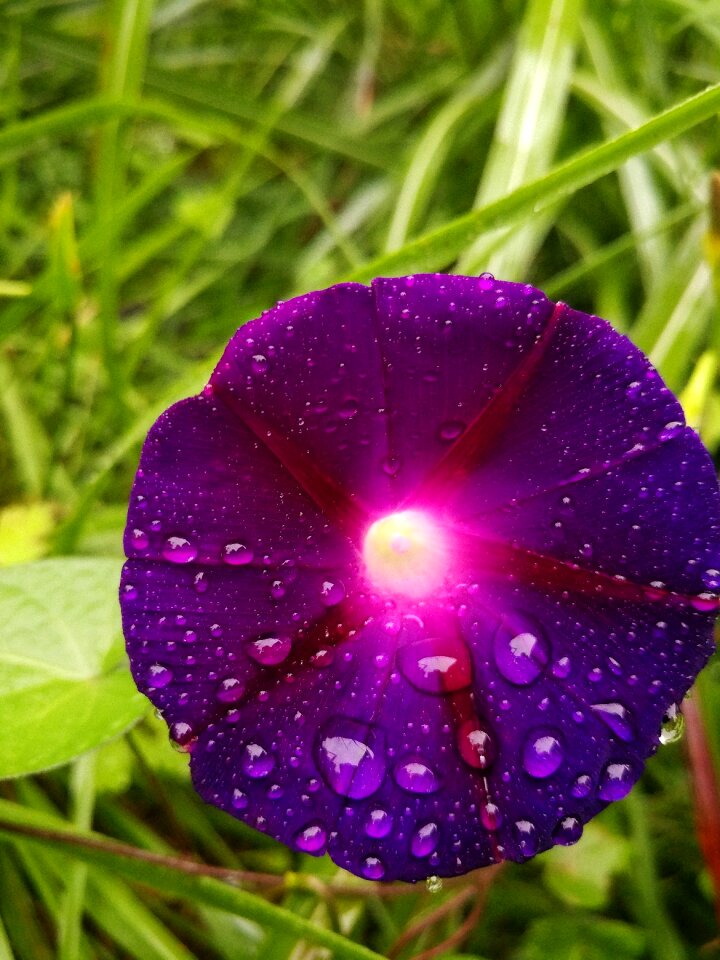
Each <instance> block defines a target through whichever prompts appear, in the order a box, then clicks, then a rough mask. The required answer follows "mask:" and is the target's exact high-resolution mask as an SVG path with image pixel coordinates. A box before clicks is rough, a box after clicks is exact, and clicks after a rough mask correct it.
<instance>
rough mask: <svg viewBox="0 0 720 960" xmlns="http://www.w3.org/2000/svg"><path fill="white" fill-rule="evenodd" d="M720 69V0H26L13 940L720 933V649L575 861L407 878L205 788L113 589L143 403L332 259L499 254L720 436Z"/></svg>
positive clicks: (118, 951)
mask: <svg viewBox="0 0 720 960" xmlns="http://www.w3.org/2000/svg"><path fill="white" fill-rule="evenodd" d="M719 80H720V2H719V0H605V2H603V3H590V2H589V0H588V2H585V3H584V4H583V2H582V0H530V2H529V3H519V2H511V0H505V2H491V0H444V2H437V0H344V2H336V3H332V2H329V0H314V2H310V0H307V2H305V0H276V2H251V0H248V2H243V0H205V2H203V0H157V2H155V3H153V2H148V0H107V2H100V0H98V2H94V0H45V2H43V0H4V2H2V4H0V90H1V92H2V96H1V97H0V122H1V123H2V127H0V423H1V424H2V430H1V431H0V565H3V566H4V567H5V569H4V570H3V571H0V619H1V620H2V623H3V626H2V628H0V668H2V669H0V731H2V732H1V733H0V776H3V777H7V778H8V779H6V780H4V781H2V782H0V960H12V958H17V960H45V958H50V957H56V956H57V957H60V958H61V960H71V958H78V960H91V958H96V957H97V958H102V960H105V958H122V960H124V958H136V960H156V958H157V960H161V958H162V960H189V958H191V957H197V958H208V960H238V958H242V960H246V958H247V960H252V958H254V957H268V958H270V960H310V958H315V957H322V956H327V952H326V951H327V950H328V949H330V950H331V951H333V952H334V954H335V955H336V956H338V957H349V958H351V960H361V958H365V960H369V958H371V957H373V956H375V957H377V955H381V956H390V957H398V958H409V957H422V958H430V957H432V956H442V957H445V958H449V957H454V958H455V960H460V957H461V956H462V957H463V958H465V960H470V958H486V960H505V958H508V960H546V958H549V960H603V958H612V960H634V958H637V960H643V958H651V960H682V958H696V957H697V958H701V957H711V956H718V955H720V949H719V947H718V940H717V935H718V928H717V913H716V906H715V898H714V896H713V883H712V879H711V871H710V870H709V869H708V866H707V864H706V860H705V857H704V856H703V853H702V851H701V844H700V843H699V840H698V835H697V832H696V830H695V818H694V814H693V796H694V794H693V790H692V783H693V782H695V783H699V782H702V783H704V784H705V787H704V793H702V795H701V801H700V803H699V806H698V810H697V815H699V816H700V818H701V828H702V829H701V832H702V840H703V844H704V847H703V849H704V851H705V856H706V857H708V861H707V862H708V863H713V862H714V863H715V865H716V868H718V867H720V809H718V806H717V797H718V794H717V788H716V786H713V779H715V783H716V782H717V779H716V777H714V773H715V771H716V770H717V763H718V757H719V756H720V692H719V690H720V687H719V684H718V680H719V678H720V674H719V672H718V670H719V668H718V665H717V664H711V666H710V668H708V670H706V671H705V673H704V675H703V677H702V682H701V684H700V685H699V690H698V691H697V693H696V695H695V698H694V701H693V704H694V709H693V710H692V711H691V713H692V716H690V715H689V716H688V726H689V728H690V730H689V734H690V736H688V737H686V738H685V739H684V740H681V741H680V742H679V743H673V744H669V745H667V746H663V747H662V748H661V749H660V751H659V753H658V756H657V757H656V758H655V759H653V760H652V761H651V763H650V764H649V768H648V770H647V772H646V774H645V776H644V779H643V780H642V782H641V784H640V786H639V787H638V788H637V789H636V790H635V791H634V792H633V794H632V795H631V796H630V797H629V798H627V799H626V800H625V801H623V802H622V803H620V804H618V805H616V806H613V807H612V808H611V809H608V810H607V811H606V812H605V813H604V814H602V815H601V816H600V817H599V818H598V819H597V820H596V821H594V822H593V823H592V824H590V825H589V826H588V827H587V828H586V831H585V836H584V837H583V839H582V840H581V842H580V843H579V844H578V845H577V846H576V847H571V848H556V849H555V850H553V851H551V852H550V853H548V854H545V855H543V856H541V857H540V858H538V860H537V861H536V862H533V863H531V864H528V865H525V866H522V867H518V866H514V865H508V866H505V867H503V868H501V869H499V870H494V869H493V870H490V871H484V872H481V873H480V874H478V875H476V876H471V877H468V878H462V879H459V880H456V881H453V882H451V883H446V884H445V885H444V886H443V888H442V890H440V891H436V892H431V891H427V890H424V889H419V888H409V887H397V888H395V887H390V888H382V887H380V886H379V885H375V886H373V885H372V884H369V883H365V882H361V881H358V880H355V879H354V878H352V877H349V876H348V875H342V874H340V872H339V871H337V870H336V869H335V868H334V867H333V865H332V864H331V863H330V862H329V861H328V860H327V859H326V858H324V859H322V860H315V859H313V858H309V857H301V856H300V855H298V854H293V853H291V852H289V851H288V850H286V849H285V848H283V847H280V846H279V845H278V844H276V843H274V842H273V841H270V840H268V839H267V838H264V837H263V836H262V835H260V834H257V833H255V832H253V831H250V830H248V829H247V828H245V827H244V826H243V825H242V824H240V823H238V822H235V821H233V820H232V819H231V818H229V817H226V816H224V815H222V814H220V813H218V812H217V811H214V810H212V809H209V808H206V807H204V806H203V805H202V804H201V803H200V801H199V800H197V799H196V797H195V796H194V794H193V793H192V791H191V789H190V786H189V778H188V775H187V764H186V758H184V757H182V756H179V755H177V754H175V753H173V752H172V751H171V750H170V748H169V747H168V745H167V742H166V738H165V734H164V726H163V725H162V724H160V723H158V722H157V721H156V720H155V719H154V718H153V717H151V716H147V709H146V706H145V701H144V700H143V699H141V698H139V697H138V696H137V695H134V693H133V691H132V685H131V683H130V681H129V677H128V674H127V670H126V668H125V667H124V663H123V660H122V644H121V640H120V636H119V632H118V623H117V611H116V597H115V590H116V584H117V575H118V571H119V560H120V556H121V546H122V545H121V535H122V528H123V524H124V514H125V508H126V502H127V496H128V492H129V487H130V483H131V480H132V477H133V474H134V470H135V468H136V466H137V458H138V454H139V448H140V444H141V442H142V439H143V437H144V435H145V433H146V431H147V429H148V427H149V426H150V424H151V423H152V421H153V420H154V418H155V417H156V416H157V415H158V414H159V413H160V412H161V411H162V410H163V409H165V408H166V407H167V406H168V405H169V404H170V403H171V402H173V401H174V400H176V399H179V398H180V397H183V396H186V395H188V394H190V393H196V392H198V391H199V390H200V389H201V387H202V385H203V384H204V382H205V380H206V378H207V376H208V375H209V373H210V371H211V369H212V367H213V364H214V363H215V361H216V360H217V359H218V357H219V355H220V353H221V350H222V348H223V346H224V344H225V343H226V341H227V340H228V339H229V337H230V336H231V334H232V333H233V332H234V331H235V329H236V328H237V327H238V326H239V325H240V324H241V323H243V322H245V321H246V320H249V319H251V318H252V317H254V316H256V315H257V314H258V313H259V312H260V311H262V310H263V309H266V308H267V307H269V306H271V305H272V304H273V303H274V302H275V301H276V300H278V299H284V298H287V297H289V296H292V295H293V294H295V293H300V292H303V291H306V290H309V289H313V288H317V287H321V286H326V285H329V284H330V283H333V282H335V281H337V280H339V279H343V278H348V277H357V278H360V279H368V278H370V277H372V276H375V275H378V274H386V275H393V274H402V273H407V272H412V271H425V270H435V269H444V270H452V271H455V272H466V273H479V272H483V271H485V270H490V271H491V272H493V273H495V274H496V275H498V276H500V277H502V278H504V279H511V280H523V281H528V282H531V283H533V284H535V285H537V286H539V287H541V288H542V289H544V290H545V291H546V292H547V293H548V295H550V296H551V297H553V298H555V299H563V300H566V301H567V302H569V303H571V304H572V305H573V306H575V307H579V308H582V309H584V310H588V311H591V312H594V313H598V314H600V315H602V316H605V317H607V318H609V319H610V320H611V321H612V322H613V323H614V324H615V325H616V326H617V327H618V328H619V329H621V330H623V331H624V332H627V333H628V334H629V335H630V336H631V337H632V339H633V340H634V341H635V343H637V344H638V345H639V346H640V347H641V348H642V349H644V350H645V351H646V352H648V353H649V355H650V356H651V358H652V359H653V361H654V362H655V363H656V364H657V365H658V367H659V369H660V371H661V373H662V374H663V376H664V377H665V379H666V381H667V382H668V384H669V385H670V386H671V387H672V388H673V390H675V391H676V392H678V393H679V394H680V396H681V399H682V401H683V403H684V405H685V409H686V412H687V414H688V417H689V419H690V421H691V422H692V423H693V425H694V426H695V427H696V428H697V429H699V430H701V432H702V435H703V437H704V439H705V441H706V443H707V444H708V446H709V447H710V449H711V451H712V452H713V453H715V452H716V451H717V447H718V443H719V442H720V393H719V391H718V383H717V361H718V349H720V325H719V324H718V312H717V311H718V304H717V294H718V291H719V290H720V279H719V278H720V268H719V267H718V263H719V262H720V181H718V182H717V183H716V185H715V193H714V201H713V191H712V190H711V184H712V182H713V181H712V172H713V170H714V168H715V167H718V166H720V137H719V136H718V134H719V132H720V128H719V126H718V120H717V113H718V110H719V109H720V90H718V89H715V88H712V89H710V90H709V91H708V92H707V93H702V94H700V95H699V96H697V97H696V95H697V94H698V93H699V92H700V91H703V90H704V89H705V88H706V87H708V85H712V84H716V83H717V82H718V81H719ZM693 98H694V99H693ZM53 556H54V557H59V556H62V557H63V559H62V560H60V559H46V560H41V559H40V558H43V557H53ZM25 561H36V562H35V563H33V565H32V566H27V567H26V566H24V567H17V568H16V567H15V565H16V564H18V563H21V562H25ZM66 628H67V629H66ZM69 634H76V635H75V637H74V652H73V653H72V655H71V654H70V652H69V651H68V648H67V646H66V644H67V636H68V635H69ZM18 637H21V638H22V643H23V644H24V645H25V646H24V647H23V649H26V648H28V647H29V648H30V649H31V650H32V651H33V657H34V659H33V661H32V663H29V664H28V663H26V662H23V663H22V664H20V663H19V662H18V661H19V659H20V658H19V654H18V650H19V649H20V647H19V646H18V643H19V641H18V639H17V638H18ZM72 657H75V659H74V660H72ZM67 658H70V660H71V661H72V663H71V665H70V666H68V663H69V662H70V660H68V659H67ZM138 720H140V722H139V725H135V726H133V725H134V724H137V722H138ZM128 730H129V731H130V732H127V731H128ZM122 731H125V732H124V733H122ZM121 733H122V735H121V736H120V737H119V739H118V734H121ZM113 738H115V739H113ZM671 739H672V738H671ZM108 741H109V742H108ZM101 743H105V744H106V745H104V746H101V747H99V749H96V750H94V751H91V752H90V753H86V752H83V751H86V750H88V748H89V747H93V746H96V745H97V744H101ZM688 743H690V745H691V746H692V751H688V749H687V744H688ZM689 753H691V754H692V763H690V762H689V759H688V756H689ZM46 768H52V769H50V770H49V771H47V770H46ZM43 771H45V772H43ZM693 777H694V781H693ZM708 784H709V786H708ZM713 791H715V792H713ZM91 825H93V826H94V827H95V828H96V830H98V831H99V832H100V833H101V834H104V835H105V837H106V838H116V839H117V840H120V841H122V842H123V843H125V844H128V845H130V846H131V847H132V850H131V851H130V852H128V851H127V850H126V851H125V855H123V856H120V853H119V851H118V850H117V849H114V848H112V847H110V846H108V842H107V839H106V840H103V839H102V837H101V838H100V839H99V840H97V838H96V839H95V840H94V841H91V842H88V836H87V830H88V829H89V827H90V826H91ZM53 831H55V833H53ZM58 831H59V833H58ZM713 844H714V847H713ZM713 850H714V854H713ZM143 851H151V852H152V853H154V854H155V855H156V856H157V857H158V858H159V860H158V861H157V862H150V861H148V859H147V857H146V856H143ZM177 856H182V857H183V858H185V859H184V860H182V861H181V862H176V861H174V860H172V859H170V858H173V857H177ZM713 856H714V857H715V860H714V861H713V859H712V858H713ZM187 858H191V859H192V860H193V861H197V862H202V863H205V864H210V865H215V866H218V867H222V868H225V869H227V870H230V871H241V872H234V873H231V874H230V875H231V877H232V878H233V880H234V884H233V885H231V886H228V885H227V884H223V883H221V881H220V880H219V879H218V878H217V877H208V876H201V875H199V874H198V872H197V871H196V872H195V873H193V872H192V871H191V868H190V867H188V866H187ZM201 872H202V871H201ZM717 880H720V871H718V872H717V873H716V881H717ZM245 891H250V893H246V892H245ZM323 951H325V952H323Z"/></svg>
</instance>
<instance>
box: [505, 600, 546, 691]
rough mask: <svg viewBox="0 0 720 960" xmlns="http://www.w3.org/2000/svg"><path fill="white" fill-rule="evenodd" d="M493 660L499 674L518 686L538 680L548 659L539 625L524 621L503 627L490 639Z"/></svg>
mask: <svg viewBox="0 0 720 960" xmlns="http://www.w3.org/2000/svg"><path fill="white" fill-rule="evenodd" d="M493 656H494V657H495V663H496V664H497V668H498V670H499V671H500V673H501V674H502V675H503V676H504V677H505V679H506V680H509V681H510V682H511V683H516V684H518V685H520V686H523V685H526V684H529V683H532V682H533V681H534V680H537V678H538V677H539V676H540V674H541V673H542V671H543V670H544V669H545V666H546V665H547V663H548V660H549V659H550V645H549V643H548V640H547V637H546V636H545V633H544V631H543V630H542V628H541V627H540V626H539V624H536V623H534V622H533V621H531V620H530V619H529V618H527V617H523V618H522V620H520V619H519V618H518V620H517V621H513V623H512V625H509V624H505V623H502V624H501V625H500V626H499V627H498V629H497V630H496V632H495V636H494V637H493Z"/></svg>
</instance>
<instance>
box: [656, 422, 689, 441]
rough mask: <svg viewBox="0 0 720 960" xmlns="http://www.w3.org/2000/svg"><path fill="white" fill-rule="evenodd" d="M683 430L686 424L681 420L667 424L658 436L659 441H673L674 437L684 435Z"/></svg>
mask: <svg viewBox="0 0 720 960" xmlns="http://www.w3.org/2000/svg"><path fill="white" fill-rule="evenodd" d="M683 429H684V424H683V423H682V422H681V421H680V420H671V421H670V423H666V424H665V426H664V427H663V428H662V430H661V431H660V433H659V434H658V440H672V438H673V437H676V436H677V435H678V434H679V433H682V431H683Z"/></svg>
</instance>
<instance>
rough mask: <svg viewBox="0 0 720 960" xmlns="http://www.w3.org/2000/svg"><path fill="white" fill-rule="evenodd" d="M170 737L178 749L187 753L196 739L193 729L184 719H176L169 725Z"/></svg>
mask: <svg viewBox="0 0 720 960" xmlns="http://www.w3.org/2000/svg"><path fill="white" fill-rule="evenodd" d="M169 733H170V738H171V740H172V741H173V744H174V746H175V747H176V748H177V749H178V750H182V751H183V752H186V753H189V752H190V750H191V749H192V745H193V743H194V742H195V740H196V737H195V731H194V730H193V728H192V727H191V726H190V724H189V723H185V721H184V720H178V721H177V723H173V724H172V725H171V726H170V730H169Z"/></svg>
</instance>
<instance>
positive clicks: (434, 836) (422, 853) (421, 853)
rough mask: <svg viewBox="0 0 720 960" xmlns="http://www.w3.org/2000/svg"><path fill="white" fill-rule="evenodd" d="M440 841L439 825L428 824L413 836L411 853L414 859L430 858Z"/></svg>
mask: <svg viewBox="0 0 720 960" xmlns="http://www.w3.org/2000/svg"><path fill="white" fill-rule="evenodd" d="M439 839H440V831H439V830H438V825H437V824H436V823H426V824H425V825H424V826H422V827H420V828H419V829H418V830H416V831H415V833H414V834H413V836H412V839H411V841H410V852H411V853H412V855H413V856H414V857H429V856H430V854H431V853H433V852H434V851H435V849H436V847H437V845H438V840H439Z"/></svg>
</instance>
